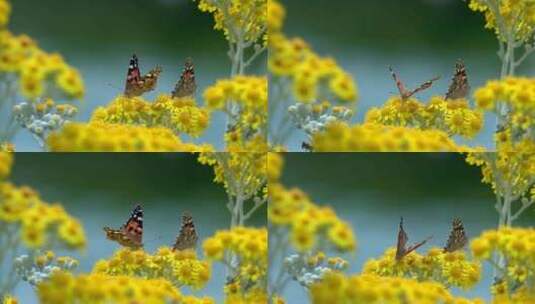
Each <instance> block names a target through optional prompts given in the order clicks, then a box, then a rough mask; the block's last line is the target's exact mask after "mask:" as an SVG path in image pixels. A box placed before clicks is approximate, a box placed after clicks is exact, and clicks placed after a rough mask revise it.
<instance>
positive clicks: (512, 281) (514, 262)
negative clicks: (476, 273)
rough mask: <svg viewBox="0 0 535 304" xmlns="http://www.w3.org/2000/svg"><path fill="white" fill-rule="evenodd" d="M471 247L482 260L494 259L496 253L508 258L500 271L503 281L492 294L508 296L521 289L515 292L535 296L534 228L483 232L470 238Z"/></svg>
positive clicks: (509, 228) (534, 297)
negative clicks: (534, 287) (534, 281)
mask: <svg viewBox="0 0 535 304" xmlns="http://www.w3.org/2000/svg"><path fill="white" fill-rule="evenodd" d="M470 248H471V250H472V255H473V256H474V257H475V258H476V259H479V260H482V261H494V260H493V259H494V258H495V254H496V253H498V254H500V255H502V256H503V257H504V258H505V261H506V264H505V267H506V268H505V269H503V271H502V272H500V274H501V275H502V279H503V281H502V282H501V283H500V284H496V285H495V286H494V288H493V294H494V296H495V297H496V298H497V299H501V298H508V297H509V295H510V294H509V293H510V292H511V293H512V291H513V290H515V291H516V290H518V294H517V295H516V296H518V297H525V296H531V298H532V299H535V290H534V289H533V280H534V279H535V229H534V228H511V227H502V228H499V229H498V230H489V231H484V232H483V233H482V234H481V235H480V236H479V237H477V238H475V239H473V240H472V241H471V243H470ZM494 262H495V261H494ZM493 264H494V265H495V263H493ZM520 287H522V288H520ZM500 303H502V302H500ZM503 303H508V302H503ZM515 303H516V302H515ZM518 303H521V302H518ZM522 303H527V302H522Z"/></svg>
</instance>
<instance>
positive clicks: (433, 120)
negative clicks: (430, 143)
mask: <svg viewBox="0 0 535 304" xmlns="http://www.w3.org/2000/svg"><path fill="white" fill-rule="evenodd" d="M366 123H375V124H381V125H388V126H403V127H414V128H420V129H423V130H428V129H435V130H441V131H444V132H446V133H448V134H449V135H450V136H451V135H461V136H464V137H467V138H472V137H474V136H475V135H477V133H479V131H481V128H482V127H483V112H482V111H480V110H473V109H470V107H469V106H468V101H467V100H465V99H458V100H445V99H444V98H443V97H438V96H436V97H433V98H432V99H431V100H430V101H429V103H427V104H423V103H421V102H419V101H418V100H417V99H415V98H409V99H408V100H401V98H400V97H399V96H395V97H392V98H390V99H389V100H388V101H387V102H386V103H385V105H384V106H382V107H381V108H372V109H370V111H369V112H368V113H367V114H366Z"/></svg>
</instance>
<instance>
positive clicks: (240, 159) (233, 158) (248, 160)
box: [199, 150, 267, 199]
mask: <svg viewBox="0 0 535 304" xmlns="http://www.w3.org/2000/svg"><path fill="white" fill-rule="evenodd" d="M251 151H255V150H251ZM242 152H243V150H239V151H236V150H231V151H229V152H226V153H213V152H209V153H201V154H200V155H199V162H200V163H201V164H205V165H210V166H212V167H213V168H214V173H215V178H214V181H215V182H216V183H220V184H223V186H224V187H225V190H226V191H227V193H228V194H229V195H232V196H240V197H241V198H242V199H247V198H250V197H252V196H255V195H257V194H258V192H259V191H260V190H262V189H263V188H265V186H266V171H267V163H266V158H267V153H255V152H243V153H242Z"/></svg>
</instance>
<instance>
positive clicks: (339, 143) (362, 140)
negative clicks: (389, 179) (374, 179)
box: [311, 123, 469, 152]
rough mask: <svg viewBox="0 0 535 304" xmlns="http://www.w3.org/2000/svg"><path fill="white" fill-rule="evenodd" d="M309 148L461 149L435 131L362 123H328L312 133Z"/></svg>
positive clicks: (361, 149) (321, 150) (418, 150)
mask: <svg viewBox="0 0 535 304" xmlns="http://www.w3.org/2000/svg"><path fill="white" fill-rule="evenodd" d="M311 144H312V148H313V150H314V151H316V152H335V151H337V152H350V151H376V152H377V151H380V152H389V151H395V152H400V151H404V152H452V151H461V150H469V149H468V148H461V147H459V146H456V144H455V143H454V142H453V140H451V139H450V138H449V136H448V134H446V133H444V132H442V131H439V130H420V129H414V128H407V127H395V126H384V125H379V124H370V123H368V124H363V125H353V126H350V125H348V124H346V123H331V124H329V125H328V126H327V127H326V129H325V131H322V132H318V133H315V134H314V135H313V137H312V143H311Z"/></svg>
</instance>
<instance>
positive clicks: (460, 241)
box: [444, 218, 468, 252]
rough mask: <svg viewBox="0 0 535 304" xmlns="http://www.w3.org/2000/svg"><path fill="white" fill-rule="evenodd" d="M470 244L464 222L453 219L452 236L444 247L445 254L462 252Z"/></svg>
mask: <svg viewBox="0 0 535 304" xmlns="http://www.w3.org/2000/svg"><path fill="white" fill-rule="evenodd" d="M466 243H468V237H467V236H466V233H465V231H464V226H463V222H462V221H461V219H459V218H455V219H453V222H452V227H451V232H450V236H449V237H448V241H447V242H446V246H445V247H444V252H454V251H457V250H461V249H463V248H464V246H465V245H466Z"/></svg>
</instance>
